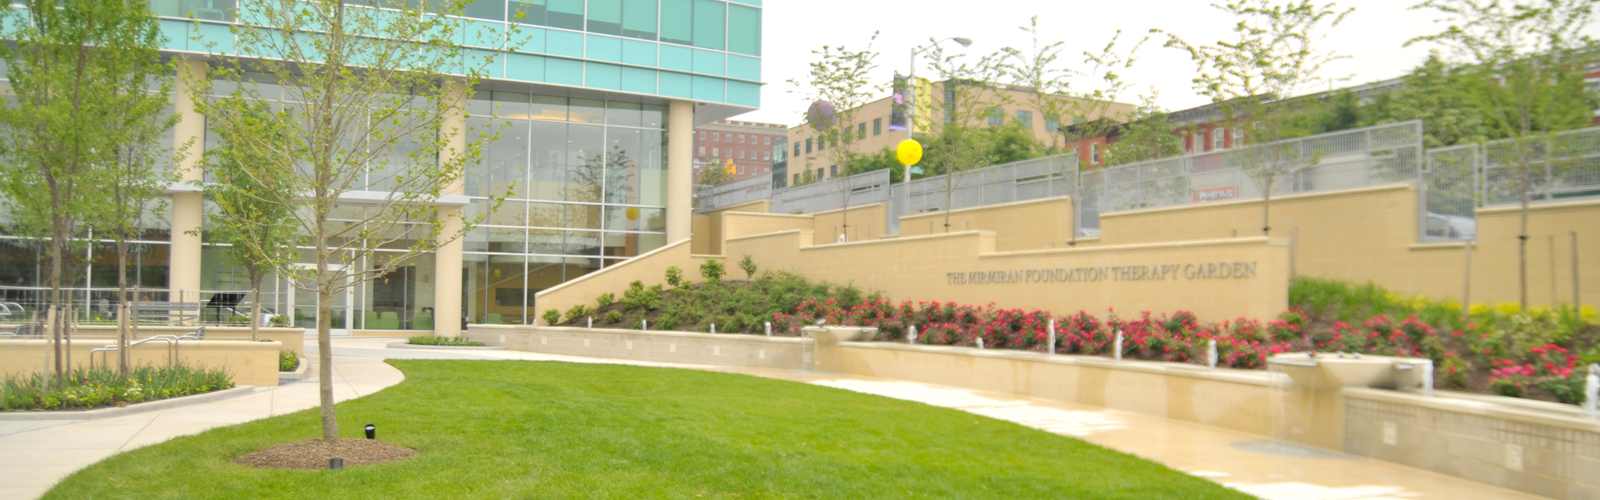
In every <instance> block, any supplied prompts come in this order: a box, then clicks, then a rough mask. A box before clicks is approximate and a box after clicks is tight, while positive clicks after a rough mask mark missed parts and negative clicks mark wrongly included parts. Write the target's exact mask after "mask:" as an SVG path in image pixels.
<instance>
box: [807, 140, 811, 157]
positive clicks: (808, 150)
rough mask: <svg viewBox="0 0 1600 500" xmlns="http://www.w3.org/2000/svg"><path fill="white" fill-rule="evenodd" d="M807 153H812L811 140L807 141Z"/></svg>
mask: <svg viewBox="0 0 1600 500" xmlns="http://www.w3.org/2000/svg"><path fill="white" fill-rule="evenodd" d="M806 153H807V154H810V153H811V139H806Z"/></svg>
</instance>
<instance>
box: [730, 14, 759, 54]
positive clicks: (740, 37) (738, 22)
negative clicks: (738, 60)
mask: <svg viewBox="0 0 1600 500" xmlns="http://www.w3.org/2000/svg"><path fill="white" fill-rule="evenodd" d="M728 52H736V53H740V54H749V55H752V56H759V55H761V9H754V8H750V7H745V6H743V5H729V6H728Z"/></svg>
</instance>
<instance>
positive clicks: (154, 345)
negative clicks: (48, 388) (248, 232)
mask: <svg viewBox="0 0 1600 500" xmlns="http://www.w3.org/2000/svg"><path fill="white" fill-rule="evenodd" d="M51 344H52V343H51V342H50V341H47V340H0V374H7V375H19V374H31V373H40V372H46V371H51V370H54V367H55V362H54V361H53V360H52V358H49V357H48V356H49V355H50V354H49V353H50V352H54V349H53V348H52V346H51ZM105 345H106V343H105V342H104V341H102V340H94V341H83V340H75V341H74V342H72V343H71V346H70V347H71V349H70V350H71V353H72V357H71V361H72V364H71V365H70V366H72V367H78V368H87V367H88V366H89V364H90V357H89V351H92V350H94V349H97V348H100V347H104V346H105ZM283 348H284V345H283V343H282V342H277V341H264V342H250V341H239V340H182V341H179V342H178V350H177V358H176V360H177V361H178V362H181V363H185V364H188V365H190V366H197V367H206V368H218V367H222V368H227V369H228V371H229V372H230V373H232V374H233V383H234V384H236V385H257V386H275V385H278V352H279V351H281V350H283ZM168 352H169V351H168V344H167V343H166V342H148V343H144V344H141V345H137V346H133V347H132V348H130V349H129V351H128V353H129V354H130V357H129V361H130V362H131V363H132V364H133V365H144V364H149V365H160V364H166V363H167V361H168V359H169V358H168ZM93 362H94V364H96V365H102V364H106V363H110V364H111V365H113V366H114V365H115V364H116V362H117V354H116V353H115V352H105V353H95V354H94V361H93Z"/></svg>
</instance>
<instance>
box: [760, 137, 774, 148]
mask: <svg viewBox="0 0 1600 500" xmlns="http://www.w3.org/2000/svg"><path fill="white" fill-rule="evenodd" d="M762 140H764V141H766V144H762V145H763V146H771V145H772V136H770V135H769V136H766V137H763V138H762Z"/></svg>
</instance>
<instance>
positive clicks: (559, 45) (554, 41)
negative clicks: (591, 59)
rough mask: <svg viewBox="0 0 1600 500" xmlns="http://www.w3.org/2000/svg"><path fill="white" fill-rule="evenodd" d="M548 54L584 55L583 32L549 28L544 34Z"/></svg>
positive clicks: (545, 48)
mask: <svg viewBox="0 0 1600 500" xmlns="http://www.w3.org/2000/svg"><path fill="white" fill-rule="evenodd" d="M544 50H545V53H546V54H551V55H557V56H571V57H583V33H573V32H570V31H557V30H548V31H546V32H545V34H544Z"/></svg>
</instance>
